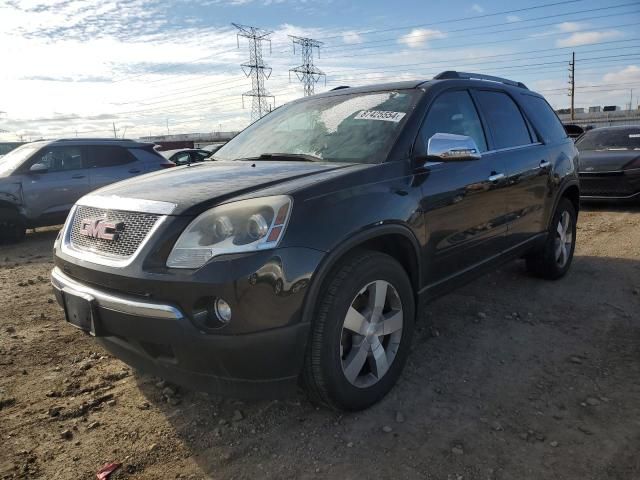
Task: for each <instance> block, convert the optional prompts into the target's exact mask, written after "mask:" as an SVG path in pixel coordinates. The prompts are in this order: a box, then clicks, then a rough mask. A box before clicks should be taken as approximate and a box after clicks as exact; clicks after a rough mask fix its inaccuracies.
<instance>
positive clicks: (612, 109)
mask: <svg viewBox="0 0 640 480" xmlns="http://www.w3.org/2000/svg"><path fill="white" fill-rule="evenodd" d="M618 110H620V107H618V106H617V105H605V106H604V108H603V109H602V111H603V112H617V111H618Z"/></svg>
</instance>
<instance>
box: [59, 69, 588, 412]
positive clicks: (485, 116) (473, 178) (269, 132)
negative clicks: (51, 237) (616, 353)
mask: <svg viewBox="0 0 640 480" xmlns="http://www.w3.org/2000/svg"><path fill="white" fill-rule="evenodd" d="M215 157H216V159H217V160H218V161H216V162H205V163H199V164H197V165H193V166H191V167H190V168H181V169H177V170H176V171H174V172H171V174H169V175H167V174H164V173H160V174H157V175H153V176H146V177H143V178H140V179H133V180H129V181H126V182H122V183H119V184H117V185H112V186H109V187H106V188H103V189H102V190H100V191H98V192H95V193H93V194H90V195H87V196H85V197H84V198H82V199H81V200H80V201H79V202H78V203H77V204H76V206H75V208H74V210H73V212H72V213H71V214H70V216H69V219H68V220H67V224H66V226H65V227H64V230H63V232H62V234H61V235H60V237H59V238H58V240H57V241H56V243H55V247H54V248H55V262H56V267H55V268H54V270H53V272H52V283H53V287H54V291H55V294H56V297H57V299H58V301H59V302H60V304H61V305H63V306H64V308H65V311H66V317H67V319H68V321H69V322H70V323H71V324H73V325H74V326H77V327H78V328H80V329H82V330H84V331H87V332H90V333H91V334H92V335H95V337H96V339H97V340H98V341H99V342H100V343H101V344H102V345H104V346H105V347H106V348H107V349H108V350H109V351H111V352H112V353H113V354H114V355H116V356H117V357H119V358H121V359H123V360H124V361H126V362H128V363H130V364H131V365H134V366H135V367H137V368H139V369H142V370H146V371H149V372H153V373H155V374H156V375H160V376H162V377H164V378H166V379H168V380H170V381H172V382H176V383H178V384H182V385H186V386H189V387H192V388H196V389H203V390H209V391H213V392H216V393H227V394H232V395H236V396H242V395H256V394H258V395H260V396H268V395H284V393H285V392H288V391H294V389H295V386H296V384H297V382H298V381H300V382H301V383H302V385H304V386H305V388H306V390H307V392H308V393H309V395H310V396H311V398H312V399H314V400H315V401H317V402H320V403H323V404H325V405H328V406H330V407H334V408H338V409H346V410H357V409H362V408H366V407H368V406H369V405H371V404H373V403H374V402H376V401H378V400H379V399H380V398H382V397H383V396H384V395H385V394H386V393H387V392H388V391H389V390H390V389H391V388H392V386H393V385H394V384H395V382H396V380H397V379H398V377H399V375H400V373H401V371H402V368H403V366H404V363H405V361H406V359H407V355H408V354H409V347H410V344H411V338H412V336H413V331H414V322H415V320H416V312H417V311H418V308H420V305H422V304H423V303H422V302H424V301H428V300H431V299H433V298H435V297H437V296H438V295H442V294H444V293H446V292H449V291H451V290H452V289H453V288H455V287H458V286H460V285H462V284H464V283H465V282H468V281H469V280H471V279H472V278H475V277H476V276H478V275H480V274H481V273H483V272H486V271H489V270H492V269H494V268H496V267H497V266H498V265H500V264H502V263H504V262H506V261H508V260H511V259H517V258H521V257H523V256H524V258H525V259H526V265H527V267H528V269H529V270H530V271H531V272H532V273H534V274H536V275H539V276H541V277H544V278H548V279H558V278H560V277H562V276H563V275H564V274H565V273H566V272H567V270H568V269H569V266H570V265H571V260H572V257H573V251H574V246H575V238H576V237H575V232H576V219H577V215H578V209H579V185H578V176H577V150H576V148H575V146H574V144H573V141H572V140H571V139H570V138H568V137H567V135H566V133H565V131H564V129H563V127H562V124H561V123H560V121H559V120H558V117H557V116H556V115H555V113H554V112H553V110H552V109H551V107H550V106H549V104H548V103H547V102H546V101H545V99H544V98H543V97H542V96H540V95H538V94H536V93H534V92H532V91H530V90H528V89H527V88H526V87H525V86H524V85H523V84H522V83H519V82H513V81H510V80H506V79H501V78H497V77H488V76H483V75H479V74H465V73H459V72H444V73H442V74H440V75H438V76H436V77H435V78H434V79H433V80H430V81H414V82H398V83H390V84H385V85H373V86H368V87H361V88H343V89H340V90H336V91H330V92H326V93H323V94H320V95H316V96H312V97H306V98H302V99H299V100H296V101H293V102H291V103H289V104H287V105H285V106H282V107H280V108H278V109H276V110H274V111H273V112H271V113H269V114H268V115H267V116H265V117H263V118H262V119H260V120H258V121H257V122H255V123H254V124H252V125H251V126H250V127H248V128H247V129H246V130H244V131H243V132H242V133H240V134H239V135H238V136H236V137H235V138H234V139H233V140H231V141H230V142H229V143H227V144H226V145H225V146H224V147H223V148H221V149H220V150H219V151H218V152H217V154H216V155H215ZM498 295H499V293H498ZM425 381H428V379H425Z"/></svg>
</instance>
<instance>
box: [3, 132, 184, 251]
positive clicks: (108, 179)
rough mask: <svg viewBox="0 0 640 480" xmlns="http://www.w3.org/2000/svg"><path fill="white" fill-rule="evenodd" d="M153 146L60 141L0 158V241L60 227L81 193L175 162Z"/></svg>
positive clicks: (33, 145)
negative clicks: (33, 229) (37, 230)
mask: <svg viewBox="0 0 640 480" xmlns="http://www.w3.org/2000/svg"><path fill="white" fill-rule="evenodd" d="M153 146H154V145H153V144H151V143H141V142H137V141H133V140H124V139H123V140H120V139H86V138H85V139H81V138H74V139H60V140H53V141H42V142H33V143H27V144H25V145H22V146H20V147H18V148H16V149H15V150H12V151H11V152H9V153H8V154H6V155H5V156H4V157H2V158H0V241H5V242H6V241H19V240H21V239H22V237H23V236H24V233H25V230H26V229H27V228H35V227H43V226H47V225H57V224H60V223H63V222H64V220H65V218H66V216H67V214H68V213H69V210H70V209H71V207H72V206H73V204H74V203H75V202H76V200H78V199H79V198H80V197H82V196H83V195H85V194H87V193H89V192H90V191H92V190H95V189H97V188H100V187H103V186H105V185H107V184H110V183H113V182H117V181H119V180H124V179H126V178H130V177H133V176H136V175H141V174H143V173H147V172H153V171H155V170H160V169H163V168H167V167H173V166H175V164H174V163H173V162H170V161H168V160H167V159H165V158H164V157H163V156H162V155H160V154H158V153H157V152H156V151H155V150H154V149H153Z"/></svg>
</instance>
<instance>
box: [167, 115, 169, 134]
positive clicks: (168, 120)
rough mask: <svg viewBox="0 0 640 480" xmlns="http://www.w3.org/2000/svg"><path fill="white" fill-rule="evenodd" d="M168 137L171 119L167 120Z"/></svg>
mask: <svg viewBox="0 0 640 480" xmlns="http://www.w3.org/2000/svg"><path fill="white" fill-rule="evenodd" d="M167 135H169V119H168V118H167Z"/></svg>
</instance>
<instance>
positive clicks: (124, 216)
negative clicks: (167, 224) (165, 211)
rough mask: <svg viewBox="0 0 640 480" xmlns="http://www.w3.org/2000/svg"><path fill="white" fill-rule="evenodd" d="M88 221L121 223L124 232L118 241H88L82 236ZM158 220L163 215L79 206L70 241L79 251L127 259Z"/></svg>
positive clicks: (96, 239)
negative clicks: (101, 220)
mask: <svg viewBox="0 0 640 480" xmlns="http://www.w3.org/2000/svg"><path fill="white" fill-rule="evenodd" d="M87 218H104V219H106V220H108V221H114V222H122V223H123V224H124V228H123V230H122V231H121V232H119V234H118V236H117V238H116V239H115V240H104V239H101V238H94V237H89V236H86V235H82V234H80V229H81V227H82V221H83V220H84V219H87ZM159 219H160V215H155V214H152V213H141V212H126V211H121V210H107V209H103V208H94V207H86V206H82V205H79V206H78V207H77V208H76V211H75V214H74V216H73V221H72V223H71V227H70V229H69V241H70V243H71V246H72V247H73V248H74V249H76V250H85V251H90V252H94V253H97V254H99V255H103V256H108V257H115V258H117V259H126V258H129V257H131V255H133V254H134V253H135V252H136V250H137V249H138V247H139V246H140V244H141V243H142V242H143V241H144V239H145V238H146V237H147V235H148V234H149V232H150V231H151V229H152V228H153V226H154V225H155V224H156V223H157V222H158V220H159Z"/></svg>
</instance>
